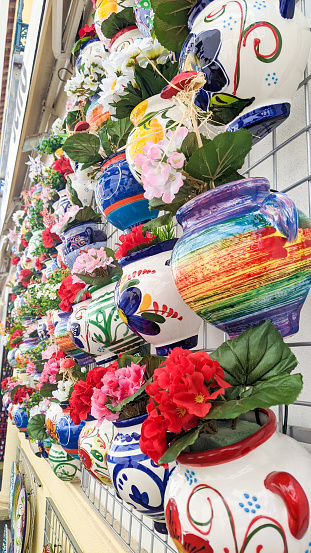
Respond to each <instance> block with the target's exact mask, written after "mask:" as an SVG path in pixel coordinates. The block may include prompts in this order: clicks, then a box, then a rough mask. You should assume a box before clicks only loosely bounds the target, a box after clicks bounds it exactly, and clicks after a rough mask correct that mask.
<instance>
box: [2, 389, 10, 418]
mask: <svg viewBox="0 0 311 553" xmlns="http://www.w3.org/2000/svg"><path fill="white" fill-rule="evenodd" d="M11 403H12V400H11V396H10V394H9V392H6V393H5V394H3V396H2V406H3V408H4V410H5V412H6V414H8V408H9V405H11Z"/></svg>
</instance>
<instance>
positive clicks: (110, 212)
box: [95, 152, 159, 230]
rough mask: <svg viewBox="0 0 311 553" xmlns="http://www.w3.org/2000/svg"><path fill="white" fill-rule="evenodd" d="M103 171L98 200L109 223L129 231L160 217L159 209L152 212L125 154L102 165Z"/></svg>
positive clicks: (96, 190)
mask: <svg viewBox="0 0 311 553" xmlns="http://www.w3.org/2000/svg"><path fill="white" fill-rule="evenodd" d="M102 172H103V175H102V177H101V178H100V179H99V180H98V183H97V185H96V189H95V200H96V204H97V206H98V208H99V209H100V211H101V213H102V215H104V217H105V218H106V219H107V221H108V222H109V223H111V224H112V225H113V226H115V227H117V228H118V229H120V230H125V229H126V228H128V227H132V226H135V225H139V224H140V223H143V222H146V221H149V219H154V218H155V217H157V216H158V213H159V212H158V211H157V210H153V211H149V209H148V200H146V199H145V198H144V189H143V187H142V185H141V184H139V182H138V181H137V180H136V178H134V177H133V175H132V173H131V171H130V170H129V166H128V163H127V161H126V158H125V153H124V152H122V153H119V154H113V155H112V156H109V157H108V158H107V159H106V161H105V162H104V163H103V165H102Z"/></svg>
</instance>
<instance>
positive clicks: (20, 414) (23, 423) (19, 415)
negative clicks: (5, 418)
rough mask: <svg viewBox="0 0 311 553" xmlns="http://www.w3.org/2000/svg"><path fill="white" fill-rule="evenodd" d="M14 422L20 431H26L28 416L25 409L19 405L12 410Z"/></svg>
mask: <svg viewBox="0 0 311 553" xmlns="http://www.w3.org/2000/svg"><path fill="white" fill-rule="evenodd" d="M13 418H14V423H15V426H16V428H17V429H18V430H19V431H20V432H24V433H26V431H27V424H28V416H27V413H26V412H25V411H23V410H22V409H21V407H18V408H17V409H16V410H14V415H13Z"/></svg>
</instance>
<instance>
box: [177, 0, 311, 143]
mask: <svg viewBox="0 0 311 553" xmlns="http://www.w3.org/2000/svg"><path fill="white" fill-rule="evenodd" d="M309 27H310V25H309V24H308V22H307V20H306V18H305V17H304V16H303V15H302V13H301V12H300V11H299V9H298V8H297V7H296V8H295V1H294V0H284V1H281V0H270V1H269V2H267V1H266V0H264V2H260V3H258V1H257V0H243V1H237V2H222V1H221V0H214V1H213V3H211V2H205V1H204V0H200V1H199V2H197V4H196V5H195V6H194V8H193V9H192V11H191V13H190V16H189V19H188V28H189V30H190V35H189V37H188V39H187V40H186V42H185V44H184V46H183V49H182V52H181V56H180V68H181V71H189V70H198V71H203V73H204V74H205V78H206V85H205V87H204V89H203V91H201V92H200V93H199V95H198V97H197V103H198V105H199V106H200V107H201V108H202V109H204V110H208V109H210V110H211V111H212V118H213V116H214V119H215V118H216V120H218V118H219V117H220V119H219V120H220V121H221V122H222V123H228V122H229V123H230V124H229V126H228V130H231V131H236V130H237V129H239V128H241V127H244V128H248V129H249V130H250V131H251V132H252V133H253V135H254V141H255V142H256V141H257V140H258V139H261V138H263V137H264V136H266V135H267V134H268V133H269V132H271V131H272V129H273V128H275V127H276V126H277V125H279V124H280V123H281V122H282V121H283V120H284V119H285V118H286V117H288V115H289V113H290V102H291V98H292V97H293V95H294V93H295V92H296V90H297V88H298V85H299V83H300V81H301V80H302V78H303V71H304V69H305V66H306V63H307V60H308V55H309V49H310V28H309ZM289 74H290V76H291V77H290V79H288V75H289Z"/></svg>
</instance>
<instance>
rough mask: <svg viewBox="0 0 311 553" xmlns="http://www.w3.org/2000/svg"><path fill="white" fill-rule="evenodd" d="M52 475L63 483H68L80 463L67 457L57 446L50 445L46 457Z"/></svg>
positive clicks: (60, 447) (69, 456)
mask: <svg viewBox="0 0 311 553" xmlns="http://www.w3.org/2000/svg"><path fill="white" fill-rule="evenodd" d="M48 460H49V463H50V465H51V468H52V469H53V472H54V474H55V475H56V476H57V478H59V479H60V480H63V481H64V482H70V480H72V479H73V478H74V477H75V475H76V472H77V470H78V468H79V465H80V461H78V460H77V459H74V458H73V457H71V455H69V454H68V453H67V452H66V451H65V450H64V449H63V448H62V446H60V445H59V444H55V443H52V446H51V449H50V451H49V457H48Z"/></svg>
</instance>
